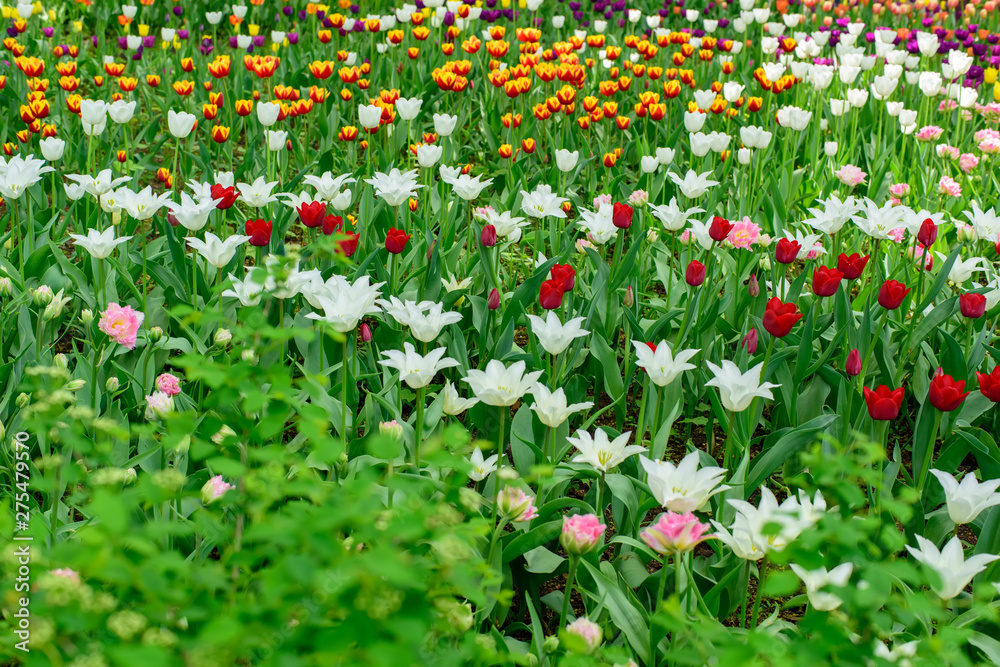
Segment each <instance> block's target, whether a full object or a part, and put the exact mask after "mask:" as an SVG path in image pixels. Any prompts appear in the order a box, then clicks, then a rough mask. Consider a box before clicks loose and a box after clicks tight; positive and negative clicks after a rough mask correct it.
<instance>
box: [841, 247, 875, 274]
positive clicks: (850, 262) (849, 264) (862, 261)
mask: <svg viewBox="0 0 1000 667" xmlns="http://www.w3.org/2000/svg"><path fill="white" fill-rule="evenodd" d="M870 257H871V255H865V256H864V257H862V256H861V255H860V254H859V253H854V254H852V255H845V254H844V253H840V257H838V258H837V270H838V271H840V272H841V273H843V274H844V279H845V280H854V279H856V278H857V277H858V276H860V275H861V273H862V272H863V271H864V270H865V266H866V265H867V264H868V259H869V258H870Z"/></svg>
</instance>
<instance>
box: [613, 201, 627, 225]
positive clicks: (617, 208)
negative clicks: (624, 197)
mask: <svg viewBox="0 0 1000 667" xmlns="http://www.w3.org/2000/svg"><path fill="white" fill-rule="evenodd" d="M612 211H613V212H612V214H611V222H612V224H613V225H614V226H615V227H617V228H618V229H628V228H629V227H631V226H632V207H631V206H629V205H628V204H619V203H618V202H615V204H614V207H613V209H612Z"/></svg>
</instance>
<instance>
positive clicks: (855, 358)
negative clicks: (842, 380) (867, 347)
mask: <svg viewBox="0 0 1000 667" xmlns="http://www.w3.org/2000/svg"><path fill="white" fill-rule="evenodd" d="M844 370H845V371H847V374H848V375H850V376H851V377H855V376H857V375H860V374H861V353H860V352H858V348H854V349H853V350H851V352H850V354H848V355H847V363H846V364H844Z"/></svg>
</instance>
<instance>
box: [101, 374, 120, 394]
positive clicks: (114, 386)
mask: <svg viewBox="0 0 1000 667" xmlns="http://www.w3.org/2000/svg"><path fill="white" fill-rule="evenodd" d="M119 386H121V383H120V382H119V381H118V378H116V377H115V376H114V375H112V376H111V377H109V378H108V380H107V382H105V383H104V388H105V389H106V390H107V391H118V387H119Z"/></svg>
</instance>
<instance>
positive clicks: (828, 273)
mask: <svg viewBox="0 0 1000 667" xmlns="http://www.w3.org/2000/svg"><path fill="white" fill-rule="evenodd" d="M843 277H844V274H843V273H841V272H840V271H838V270H837V269H831V268H828V267H826V266H821V267H819V268H817V269H816V270H814V271H813V294H815V295H816V296H819V297H826V296H833V295H834V294H836V293H837V289H838V288H839V287H840V280H841V278H843Z"/></svg>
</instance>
